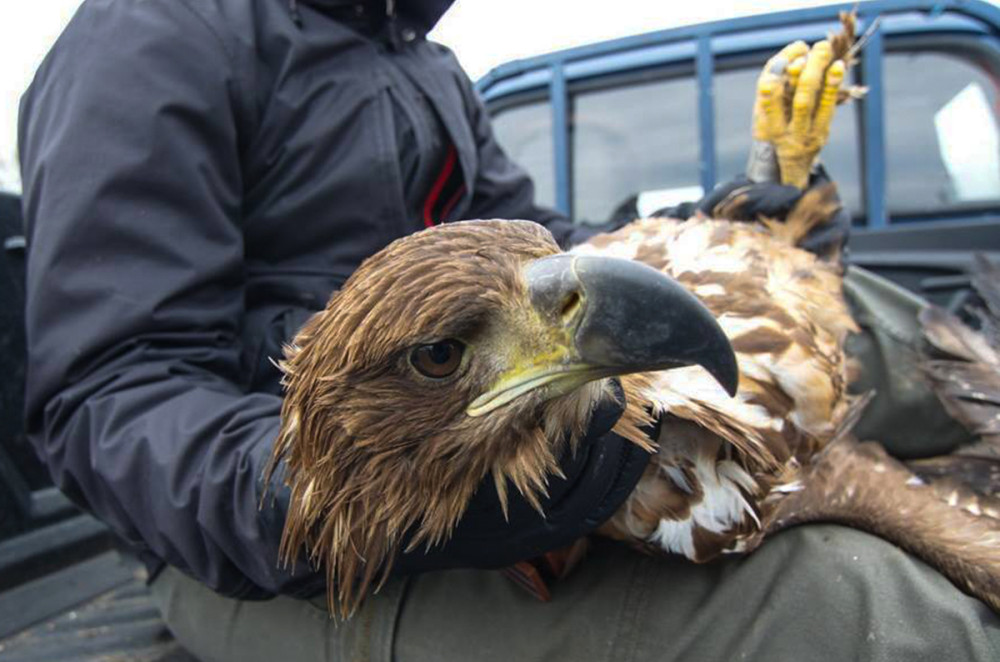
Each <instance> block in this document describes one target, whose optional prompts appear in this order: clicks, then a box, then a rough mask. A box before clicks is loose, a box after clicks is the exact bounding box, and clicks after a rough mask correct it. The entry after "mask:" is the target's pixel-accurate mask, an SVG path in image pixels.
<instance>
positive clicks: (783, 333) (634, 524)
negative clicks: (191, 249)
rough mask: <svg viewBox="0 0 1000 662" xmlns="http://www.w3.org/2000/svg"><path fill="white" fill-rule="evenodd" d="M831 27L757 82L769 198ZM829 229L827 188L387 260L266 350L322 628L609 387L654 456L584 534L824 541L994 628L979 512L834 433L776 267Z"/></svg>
mask: <svg viewBox="0 0 1000 662" xmlns="http://www.w3.org/2000/svg"><path fill="white" fill-rule="evenodd" d="M846 24H847V21H845V25H846ZM850 27H851V28H852V31H851V32H850V33H849V35H848V38H845V37H843V36H835V37H834V38H831V39H829V40H825V41H822V42H819V43H818V44H816V45H815V46H813V47H812V48H811V49H810V48H809V47H808V46H807V45H806V44H804V43H802V42H796V43H795V44H792V45H790V46H789V47H787V48H785V49H784V50H783V51H781V53H779V54H778V56H776V57H775V58H773V59H772V61H771V62H769V63H768V65H767V66H766V67H765V70H764V72H763V74H762V75H761V78H760V81H759V83H758V90H757V103H756V109H755V120H754V127H755V128H754V135H755V138H756V139H757V140H758V141H761V142H765V143H767V144H769V145H771V147H772V149H773V150H774V154H775V155H776V161H777V163H778V165H779V168H780V171H781V172H780V176H781V178H782V180H783V181H785V182H786V183H790V184H793V185H802V186H804V182H803V181H802V177H803V174H804V173H805V174H806V175H807V174H808V170H809V168H810V167H811V166H812V163H813V161H814V160H815V157H816V154H817V153H818V151H819V149H820V147H822V144H823V143H824V142H825V140H826V137H827V135H828V130H829V122H830V119H831V118H832V114H833V108H834V106H835V105H836V103H837V102H838V101H840V100H842V98H843V97H845V96H850V94H846V95H845V93H844V90H842V89H841V87H842V86H841V83H842V81H843V79H844V73H845V70H846V67H848V66H849V65H850V63H851V55H852V53H853V49H854V39H853V22H851V24H850ZM838 39H839V41H838ZM838 207H839V203H838V201H837V198H836V192H835V189H834V187H833V186H832V185H826V186H821V187H817V188H813V189H809V190H808V191H806V192H805V193H804V194H803V195H802V197H801V198H800V200H799V202H798V203H797V204H796V205H795V207H794V208H793V209H792V210H791V212H790V213H789V214H788V217H787V218H786V219H785V220H784V221H782V222H777V221H774V220H771V219H766V218H764V219H760V221H759V222H756V223H744V222H740V223H737V222H732V221H728V220H725V214H724V213H720V212H719V210H717V211H716V213H715V214H714V215H713V217H712V218H709V217H706V216H703V215H696V216H695V217H692V218H689V219H683V220H682V219H674V218H648V219H642V220H637V221H635V222H633V223H630V224H628V225H626V226H625V227H623V228H622V229H620V230H618V231H616V232H614V233H611V234H605V235H599V236H597V237H595V238H593V239H592V240H590V241H589V242H586V243H584V244H582V245H580V246H577V247H576V248H574V249H572V250H570V251H569V252H563V251H561V250H560V248H559V246H558V245H557V244H556V242H555V241H554V240H553V238H552V236H551V235H550V234H549V232H548V231H547V230H546V229H545V228H543V227H542V226H540V225H537V224H535V223H532V222H529V221H512V220H479V221H463V222H457V223H449V224H445V225H440V226H435V227H432V228H429V229H426V230H424V231H421V232H419V233H416V234H413V235H410V236H407V237H403V238H401V239H398V240H396V241H395V242H393V243H391V244H390V245H388V246H387V247H386V248H384V249H383V250H382V251H380V252H378V253H377V254H375V255H373V256H371V257H370V258H368V259H367V260H366V261H364V263H362V264H361V266H360V267H359V268H358V269H357V271H356V272H355V273H354V274H353V275H352V276H351V277H350V278H349V279H348V280H347V281H346V283H345V284H344V286H343V287H342V288H341V289H340V290H339V291H337V292H335V293H334V294H333V295H332V297H331V299H330V301H329V304H328V306H327V307H326V309H325V310H323V311H320V312H319V313H317V314H316V315H314V316H313V317H312V318H311V319H310V320H309V321H308V322H307V323H306V324H305V326H304V327H303V328H302V329H301V330H300V331H299V333H298V334H297V335H296V337H295V338H294V340H293V341H292V342H291V344H290V345H289V346H288V347H287V348H286V356H285V360H284V361H283V362H282V364H281V367H282V369H283V370H284V373H285V374H284V384H285V389H286V395H285V399H284V404H283V409H282V427H281V431H280V433H279V436H278V439H277V441H276V443H275V446H274V451H273V454H272V458H271V464H270V471H274V470H276V468H277V467H278V466H281V467H282V471H283V480H284V481H285V483H286V484H287V485H288V487H289V488H290V497H289V506H288V514H287V518H286V523H285V529H284V535H283V539H282V547H281V549H282V552H281V553H282V557H283V558H284V559H285V560H286V561H289V562H291V561H292V560H294V559H295V558H297V557H298V556H299V554H300V553H301V552H302V551H303V550H304V551H305V552H306V553H307V555H308V557H309V559H310V561H311V562H312V563H314V564H316V565H317V566H322V567H323V568H325V572H326V576H327V580H328V581H327V585H328V590H329V601H330V606H331V611H332V612H333V611H339V612H340V613H341V614H342V615H344V616H346V615H349V614H350V613H352V612H353V610H355V609H356V608H357V606H358V605H359V603H360V601H361V600H362V599H364V597H365V596H366V595H367V594H368V593H370V592H371V591H373V590H376V589H377V587H378V586H379V585H380V584H381V582H383V581H384V580H385V578H386V577H387V576H388V574H389V572H390V570H391V568H392V566H393V563H394V561H395V559H396V558H397V557H398V555H399V554H400V553H401V552H403V551H405V550H408V549H414V548H417V547H418V546H421V545H424V546H432V545H440V544H442V543H444V542H445V541H446V540H447V539H448V537H449V535H450V534H451V533H452V531H453V530H454V528H455V526H456V525H457V523H458V522H459V520H460V519H461V518H462V515H463V514H464V512H465V509H466V507H467V505H468V504H469V502H470V500H471V499H472V496H473V494H474V493H475V491H476V489H477V487H478V486H479V485H480V484H481V483H483V481H486V480H489V481H492V482H493V484H494V485H495V487H496V490H497V493H498V495H499V496H500V499H501V502H502V503H506V501H507V498H508V494H509V492H510V491H511V490H516V491H517V492H518V493H519V494H520V495H522V496H523V497H524V498H525V499H526V500H527V501H528V502H529V503H531V504H533V505H534V506H535V507H536V509H538V510H540V511H541V510H542V508H541V505H540V504H541V497H542V496H543V495H545V493H546V486H547V483H548V480H549V478H550V477H552V476H556V475H558V474H559V465H558V458H559V457H561V456H562V455H563V453H564V452H572V451H573V450H574V449H575V448H576V446H577V445H578V443H579V440H580V439H581V437H582V435H583V433H584V431H585V430H586V429H587V426H588V423H589V420H590V417H591V415H592V413H593V412H594V411H595V408H596V407H597V406H598V405H599V404H600V403H601V402H602V401H603V400H605V399H609V398H617V397H619V396H618V390H617V389H616V388H615V384H614V382H617V383H620V387H621V390H622V391H624V396H625V405H626V406H625V411H624V414H623V415H622V417H621V418H620V419H619V420H618V422H617V424H616V425H615V427H614V432H615V433H617V434H619V435H621V436H622V437H624V438H626V439H628V440H629V441H631V442H632V443H634V444H636V445H638V446H640V447H642V448H644V449H647V450H648V451H650V452H651V456H650V461H649V464H648V466H647V467H646V468H645V472H644V474H643V476H642V478H641V479H640V481H639V483H638V484H637V486H636V487H635V489H634V491H633V492H632V493H631V494H630V496H629V497H628V499H627V500H626V502H625V503H624V504H623V506H622V507H621V508H620V510H619V511H618V512H617V513H616V514H615V515H614V516H613V517H612V518H611V519H610V520H609V521H608V522H606V523H605V524H603V525H602V526H601V527H600V529H598V531H597V532H596V534H597V535H602V536H608V537H611V538H615V539H618V540H622V541H624V542H626V543H628V544H630V545H633V546H635V547H637V548H639V549H641V550H643V551H646V552H650V553H669V554H680V555H683V556H685V557H687V558H689V559H691V560H692V561H696V562H704V561H707V560H710V559H712V558H714V557H716V556H718V555H720V554H726V553H748V552H750V551H752V550H753V549H755V548H756V547H757V546H759V545H760V544H761V543H762V542H763V541H764V540H765V539H766V538H767V536H769V535H771V534H773V533H774V532H776V531H779V530H781V529H783V528H786V527H788V526H792V525H796V524H801V523H804V522H811V521H832V522H839V523H843V524H846V525H848V526H854V527H857V528H860V529H863V530H866V531H869V532H872V533H874V534H876V535H878V536H881V537H883V538H885V539H887V540H889V541H891V542H894V543H896V544H898V545H900V546H902V547H904V548H905V549H907V550H909V551H911V552H913V553H915V554H917V555H918V556H920V557H921V558H923V559H924V560H926V561H928V562H929V563H931V564H932V565H934V566H935V567H937V568H938V569H939V570H941V571H942V572H943V573H944V574H946V575H947V576H948V577H949V578H950V579H951V580H952V581H953V582H954V583H955V584H956V585H958V586H959V587H960V588H962V589H964V590H966V591H967V592H969V593H971V594H973V595H975V596H977V597H979V598H981V599H983V600H984V601H986V602H987V603H988V604H989V605H990V606H992V607H993V608H994V609H997V610H1000V553H998V549H1000V516H998V510H997V508H996V506H995V505H994V504H993V503H992V502H990V503H986V501H985V497H983V499H980V500H979V501H976V500H975V498H974V497H976V498H978V497H977V496H976V495H970V494H966V493H965V492H962V493H961V494H960V495H959V494H958V492H957V491H956V492H955V494H954V495H953V494H952V492H951V491H949V489H947V488H942V487H941V485H940V484H939V483H938V482H935V481H931V480H929V479H926V478H921V476H920V475H918V473H916V472H915V470H913V469H911V468H908V467H907V466H905V465H903V464H901V463H899V462H897V461H896V460H894V459H893V458H891V457H889V456H888V455H887V454H886V453H885V451H884V450H882V449H881V447H880V446H878V444H876V443H871V442H869V443H860V442H858V441H856V440H855V439H853V438H852V436H851V433H850V431H851V428H852V425H853V423H854V422H855V421H856V420H857V418H858V416H859V414H860V412H861V410H862V408H863V406H864V402H865V399H864V397H860V396H856V395H852V394H850V392H849V390H848V386H849V383H850V377H851V374H852V370H853V367H852V363H851V361H850V360H849V358H848V356H847V354H846V353H845V350H844V344H845V340H846V338H847V336H848V334H850V333H851V332H852V331H855V330H856V326H855V323H854V321H853V319H852V318H851V315H850V312H849V310H848V307H847V304H846V303H845V300H844V296H843V292H842V281H843V269H842V267H841V264H840V261H839V260H838V259H837V257H836V256H835V255H834V256H826V257H820V256H817V255H815V254H813V253H810V252H808V251H805V250H803V249H801V248H799V247H798V245H799V244H800V243H801V242H802V240H803V239H804V238H805V237H806V236H807V235H808V234H809V233H810V232H811V231H813V230H814V229H815V228H817V227H819V226H822V224H823V223H825V222H826V221H827V220H828V219H829V218H830V217H831V215H832V214H833V213H834V212H835V211H836V210H837V209H838ZM723 211H724V210H723ZM654 420H659V421H660V425H659V426H658V428H657V427H655V426H651V425H650V424H651V423H652V422H653V421H654ZM651 429H658V430H659V433H658V436H657V437H656V438H651V437H650V432H649V430H651ZM567 431H569V433H568V434H567ZM966 497H968V498H966ZM543 514H544V513H543Z"/></svg>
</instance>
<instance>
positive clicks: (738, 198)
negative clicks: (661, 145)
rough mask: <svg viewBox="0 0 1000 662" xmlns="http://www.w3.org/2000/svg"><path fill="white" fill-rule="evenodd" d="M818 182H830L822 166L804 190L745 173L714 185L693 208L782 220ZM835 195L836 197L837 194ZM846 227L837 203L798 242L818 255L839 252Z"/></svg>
mask: <svg viewBox="0 0 1000 662" xmlns="http://www.w3.org/2000/svg"><path fill="white" fill-rule="evenodd" d="M819 186H832V183H831V181H830V177H829V176H828V175H827V173H826V170H824V169H823V167H822V166H818V167H816V168H814V170H813V173H812V175H811V177H810V180H809V188H808V189H806V191H801V190H799V189H798V188H797V187H795V186H785V185H782V184H777V183H771V182H767V183H754V182H751V181H750V180H749V179H747V178H746V177H738V178H736V179H734V180H732V181H731V182H728V183H725V184H720V185H718V186H716V187H715V188H714V189H712V191H710V192H709V194H708V195H706V196H705V197H704V198H702V199H701V200H700V201H699V202H698V203H697V204H696V205H695V209H696V212H697V213H701V214H703V215H705V216H708V217H711V218H726V219H729V220H734V221H756V220H757V219H758V218H760V217H761V216H765V217H767V218H773V219H778V220H784V219H785V218H786V217H787V216H788V214H789V212H791V211H792V209H794V208H795V205H797V204H798V203H799V201H800V200H801V199H802V196H803V195H805V193H806V192H807V191H808V190H810V189H813V188H815V187H819ZM837 199H838V201H839V197H838V198H837ZM850 230H851V215H850V213H848V211H847V210H846V209H844V207H843V206H841V207H840V208H839V209H838V210H837V211H836V212H835V213H834V214H833V216H832V217H831V218H830V220H829V221H827V222H826V223H825V224H823V225H820V226H819V227H817V228H815V229H814V230H813V231H812V232H810V233H809V235H808V236H807V237H806V238H805V240H804V241H803V242H802V244H801V246H802V248H805V249H806V250H808V251H811V252H813V253H815V254H816V255H819V256H820V257H828V256H830V255H836V254H840V255H842V254H843V248H844V246H845V245H846V243H847V238H848V235H849V234H850Z"/></svg>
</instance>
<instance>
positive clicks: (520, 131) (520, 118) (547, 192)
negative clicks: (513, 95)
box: [493, 101, 556, 207]
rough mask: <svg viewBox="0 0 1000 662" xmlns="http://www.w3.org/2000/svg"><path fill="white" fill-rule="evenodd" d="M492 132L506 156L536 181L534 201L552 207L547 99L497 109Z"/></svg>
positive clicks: (552, 182) (552, 166) (552, 171)
mask: <svg viewBox="0 0 1000 662" xmlns="http://www.w3.org/2000/svg"><path fill="white" fill-rule="evenodd" d="M493 133H494V134H495V135H496V139H497V142H499V143H500V145H501V146H502V147H503V150H504V152H506V153H507V156H508V157H510V159H511V160H513V161H514V162H515V163H517V164H518V165H520V166H521V167H522V168H524V169H525V170H527V171H528V174H529V175H530V176H531V179H532V180H533V181H534V182H535V201H536V202H537V203H538V204H540V205H543V206H546V207H554V206H555V203H556V184H555V166H554V158H555V157H554V152H553V149H552V106H551V105H550V104H549V102H548V101H536V102H534V103H526V104H523V105H520V106H515V107H513V108H508V109H506V110H501V111H499V112H497V113H496V115H495V116H494V117H493Z"/></svg>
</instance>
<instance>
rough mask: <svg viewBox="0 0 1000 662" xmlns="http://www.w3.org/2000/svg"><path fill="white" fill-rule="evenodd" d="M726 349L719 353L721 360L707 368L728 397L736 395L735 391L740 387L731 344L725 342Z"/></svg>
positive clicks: (738, 372) (738, 370) (738, 371)
mask: <svg viewBox="0 0 1000 662" xmlns="http://www.w3.org/2000/svg"><path fill="white" fill-rule="evenodd" d="M726 345H727V348H726V349H727V350H728V351H725V352H724V353H723V354H722V355H721V357H720V358H721V360H720V361H719V362H718V364H717V365H715V366H713V367H711V368H708V371H709V372H710V373H711V375H712V376H713V377H715V380H716V381H717V382H719V385H720V386H721V387H722V388H724V389H725V390H726V393H728V394H729V397H731V398H734V397H736V392H737V391H738V390H739V388H740V369H739V367H738V366H737V364H736V354H734V353H733V348H732V346H730V345H729V343H728V342H727V343H726Z"/></svg>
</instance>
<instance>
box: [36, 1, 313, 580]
mask: <svg viewBox="0 0 1000 662" xmlns="http://www.w3.org/2000/svg"><path fill="white" fill-rule="evenodd" d="M234 69H235V68H234V67H233V66H232V63H231V62H230V61H229V60H228V58H227V51H226V50H225V48H224V47H223V44H222V43H221V42H220V41H219V40H218V39H217V35H216V33H215V32H213V31H212V30H211V29H210V27H209V25H208V24H207V23H206V22H205V21H204V20H203V19H202V17H201V16H200V15H196V14H194V13H192V10H191V9H190V8H189V5H188V3H186V2H181V1H178V2H97V1H95V2H86V3H84V4H83V6H82V7H81V9H80V10H79V11H78V13H77V15H76V16H75V17H74V19H73V21H72V22H71V23H70V25H69V26H68V28H67V29H66V31H65V32H64V34H63V35H62V37H61V38H60V39H59V41H58V42H57V44H56V45H55V47H54V48H53V50H52V52H51V53H50V55H49V56H48V58H47V59H46V61H45V62H44V63H43V65H42V67H41V68H40V70H39V72H38V74H37V76H36V79H35V81H34V82H33V84H32V87H31V88H30V89H29V91H28V92H27V93H26V95H25V98H24V100H23V101H22V109H21V122H20V126H19V143H20V153H21V157H22V175H23V181H24V206H25V211H26V222H27V226H28V241H29V256H28V274H27V278H28V283H27V287H28V303H27V312H26V315H27V331H28V338H29V359H28V361H29V364H28V384H27V396H26V397H27V405H26V410H27V412H26V413H27V426H28V432H29V435H30V437H31V439H32V440H33V443H34V444H35V446H36V448H37V450H38V451H39V453H40V455H41V456H42V457H43V459H44V460H45V461H46V462H47V464H48V467H49V469H50V472H51V474H52V476H53V478H54V480H55V482H56V484H57V485H58V486H59V487H60V488H61V489H63V490H64V491H65V492H66V493H67V494H69V495H70V496H71V498H73V499H74V500H75V501H76V502H77V503H79V504H81V505H83V506H84V507H86V508H88V509H89V510H91V511H92V512H94V513H95V514H96V515H97V516H99V517H100V518H101V519H103V520H104V521H105V522H107V523H108V524H109V525H110V526H111V527H112V528H113V529H114V530H115V531H116V532H117V533H118V534H120V535H121V536H122V537H124V538H125V539H126V540H127V541H129V542H130V543H132V544H133V545H134V546H135V547H137V548H139V549H140V550H142V551H146V552H151V553H152V554H153V555H155V556H156V557H158V558H160V559H162V560H165V561H166V562H168V563H170V564H172V565H175V566H177V567H178V568H180V569H182V570H184V571H186V572H187V573H188V574H191V575H193V576H195V577H196V578H198V579H199V580H201V581H203V582H204V583H206V584H207V585H208V586H210V587H211V588H213V589H215V590H217V591H220V592H222V593H225V594H228V595H233V596H240V597H244V598H254V597H266V596H268V595H270V594H273V593H276V592H293V593H299V592H301V593H306V592H312V591H314V590H315V588H316V586H317V582H318V578H317V577H316V576H314V575H311V574H310V573H308V572H306V571H305V569H304V568H302V567H301V565H304V564H299V565H300V567H299V573H298V574H293V573H292V572H291V571H287V570H284V569H281V568H279V567H278V566H277V546H278V541H279V536H280V530H281V518H280V517H279V516H276V514H275V513H274V512H271V510H272V509H267V508H265V510H264V512H263V513H262V512H261V511H259V510H258V503H259V491H260V488H259V486H258V480H259V476H260V473H261V467H262V465H263V463H264V462H266V460H267V458H268V455H269V452H270V448H271V444H272V441H273V439H274V437H275V435H276V432H277V428H278V424H279V410H280V405H281V401H280V398H279V397H277V396H274V395H267V394H254V393H248V392H246V390H245V388H244V387H243V386H242V380H241V375H240V369H239V365H240V359H239V357H240V352H241V340H240V329H241V325H242V324H243V321H244V314H245V311H244V304H243V269H244V264H243V237H242V234H241V228H240V223H239V219H240V204H241V195H242V186H243V182H242V180H241V171H240V164H239V151H238V150H239V131H238V129H237V125H238V121H237V119H235V118H238V117H239V116H240V113H241V112H243V111H242V109H241V108H240V103H241V101H240V98H239V81H238V80H237V77H236V74H235V73H234ZM320 586H321V584H320Z"/></svg>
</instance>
